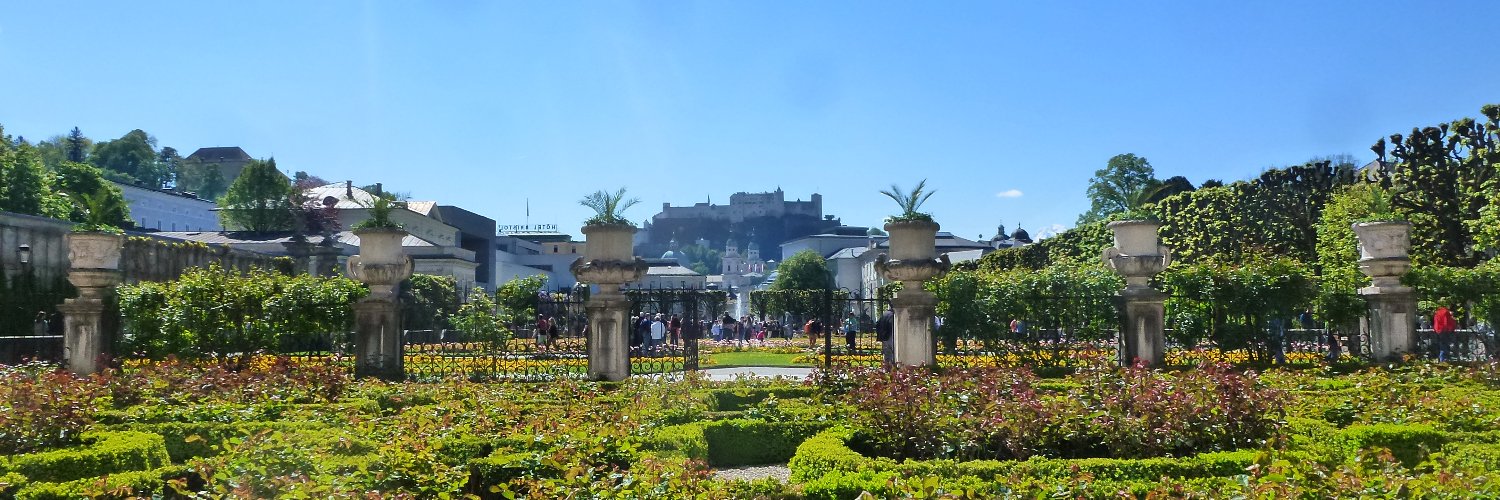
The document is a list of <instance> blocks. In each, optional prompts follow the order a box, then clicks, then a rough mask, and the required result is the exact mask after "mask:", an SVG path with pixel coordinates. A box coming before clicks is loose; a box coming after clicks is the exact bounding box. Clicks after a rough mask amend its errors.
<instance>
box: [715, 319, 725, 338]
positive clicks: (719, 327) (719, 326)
mask: <svg viewBox="0 0 1500 500" xmlns="http://www.w3.org/2000/svg"><path fill="white" fill-rule="evenodd" d="M712 332H713V335H714V340H715V341H720V340H724V323H722V322H718V321H715V322H714V326H713V330H712Z"/></svg>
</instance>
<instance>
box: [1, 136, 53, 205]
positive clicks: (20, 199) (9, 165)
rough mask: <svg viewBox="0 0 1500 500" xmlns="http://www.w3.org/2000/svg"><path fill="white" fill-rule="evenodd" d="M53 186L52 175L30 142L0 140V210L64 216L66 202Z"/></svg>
mask: <svg viewBox="0 0 1500 500" xmlns="http://www.w3.org/2000/svg"><path fill="white" fill-rule="evenodd" d="M57 198H61V195H59V194H57V193H55V192H54V191H53V190H52V182H51V175H49V174H48V173H47V170H46V168H45V167H43V166H42V160H41V158H40V157H39V156H38V155H37V152H36V150H35V149H34V148H32V147H30V146H21V147H14V148H12V147H7V146H6V145H4V144H0V210H3V211H7V212H16V213H22V214H29V215H42V216H48V217H66V216H67V210H66V207H67V205H66V202H65V200H58V199H57Z"/></svg>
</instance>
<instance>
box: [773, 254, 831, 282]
mask: <svg viewBox="0 0 1500 500" xmlns="http://www.w3.org/2000/svg"><path fill="white" fill-rule="evenodd" d="M830 278H831V275H830V273H829V271H828V262H827V261H826V260H824V259H823V256H822V255H818V253H817V252H814V251H812V250H803V251H801V252H797V253H796V254H794V255H792V256H791V257H788V258H787V259H786V261H784V262H782V263H781V265H780V266H777V267H776V281H775V282H773V283H771V289H772V290H822V289H824V288H828V287H829V286H831V285H832V283H831V282H830Z"/></svg>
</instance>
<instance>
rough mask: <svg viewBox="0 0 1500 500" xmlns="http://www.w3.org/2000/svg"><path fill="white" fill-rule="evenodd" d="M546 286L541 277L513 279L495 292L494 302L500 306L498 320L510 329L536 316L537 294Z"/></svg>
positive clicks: (545, 279) (543, 278)
mask: <svg viewBox="0 0 1500 500" xmlns="http://www.w3.org/2000/svg"><path fill="white" fill-rule="evenodd" d="M546 284H547V278H546V277H545V276H542V275H535V276H526V277H520V278H515V279H512V280H510V281H507V282H505V283H504V284H502V285H500V288H498V289H496V290H495V302H497V303H498V305H499V306H500V319H501V320H502V321H504V322H505V324H507V325H510V326H511V328H512V329H517V328H519V327H520V326H521V325H523V324H525V323H526V322H527V321H530V320H531V318H532V317H533V316H536V307H537V304H538V300H537V292H540V291H541V290H542V286H543V285H546Z"/></svg>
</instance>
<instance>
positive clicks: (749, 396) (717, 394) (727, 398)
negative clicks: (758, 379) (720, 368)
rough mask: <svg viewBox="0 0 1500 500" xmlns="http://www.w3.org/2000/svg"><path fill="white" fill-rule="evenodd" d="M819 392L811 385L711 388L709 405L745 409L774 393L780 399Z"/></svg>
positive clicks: (716, 407)
mask: <svg viewBox="0 0 1500 500" xmlns="http://www.w3.org/2000/svg"><path fill="white" fill-rule="evenodd" d="M815 393H817V390H816V389H814V388H811V387H765V388H753V389H711V390H709V391H708V394H707V396H706V397H707V399H708V407H709V409H710V410H715V411H744V410H748V409H750V408H751V407H753V406H755V405H756V404H759V403H760V402H761V401H764V400H765V399H766V398H768V397H770V396H772V395H774V396H776V397H777V398H778V399H788V398H805V397H809V396H812V395H813V394H815Z"/></svg>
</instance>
